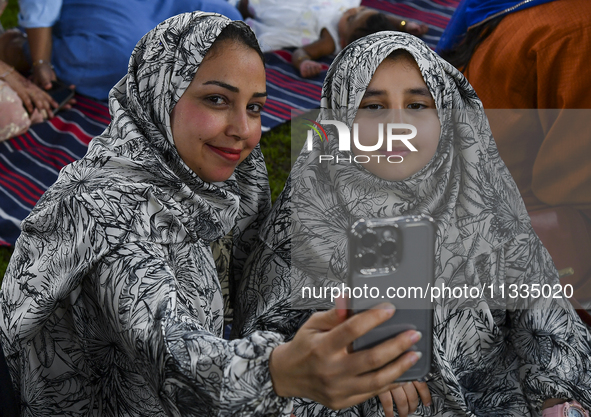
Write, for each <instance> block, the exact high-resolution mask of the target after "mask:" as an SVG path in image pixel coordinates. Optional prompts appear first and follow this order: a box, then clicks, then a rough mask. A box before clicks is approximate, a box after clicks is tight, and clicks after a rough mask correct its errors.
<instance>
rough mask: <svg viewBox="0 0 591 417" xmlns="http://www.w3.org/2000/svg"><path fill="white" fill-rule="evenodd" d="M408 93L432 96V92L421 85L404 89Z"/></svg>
mask: <svg viewBox="0 0 591 417" xmlns="http://www.w3.org/2000/svg"><path fill="white" fill-rule="evenodd" d="M404 92H405V93H407V94H413V95H417V96H426V97H429V98H431V92H430V91H429V89H428V88H427V87H419V88H409V89H407V90H405V91H404Z"/></svg>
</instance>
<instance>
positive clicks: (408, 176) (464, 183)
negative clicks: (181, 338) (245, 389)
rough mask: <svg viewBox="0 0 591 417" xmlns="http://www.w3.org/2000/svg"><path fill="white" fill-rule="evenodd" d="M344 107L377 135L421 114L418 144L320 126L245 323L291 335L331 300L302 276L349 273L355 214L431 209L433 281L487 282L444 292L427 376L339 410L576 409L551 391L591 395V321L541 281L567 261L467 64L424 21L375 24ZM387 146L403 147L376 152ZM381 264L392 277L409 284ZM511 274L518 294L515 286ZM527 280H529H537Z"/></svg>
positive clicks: (490, 412) (303, 410) (461, 412)
mask: <svg viewBox="0 0 591 417" xmlns="http://www.w3.org/2000/svg"><path fill="white" fill-rule="evenodd" d="M334 120H336V121H340V122H342V123H344V124H346V126H347V128H348V129H349V130H350V131H351V132H354V131H357V132H358V138H359V139H358V143H359V145H362V146H364V147H366V148H369V147H370V146H373V145H375V144H376V143H377V142H378V141H379V139H378V129H380V127H378V126H379V123H383V125H384V126H386V124H387V123H407V124H411V125H413V126H415V128H416V129H417V132H416V137H414V138H412V140H410V143H412V144H413V145H414V147H416V149H417V151H416V152H414V151H413V152H410V151H409V150H408V149H404V147H400V146H399V145H394V146H393V147H392V149H390V150H388V149H387V148H386V145H385V141H382V145H381V147H380V148H379V149H377V150H373V151H372V150H368V149H365V150H364V149H363V148H361V146H354V145H353V141H351V142H352V143H351V149H352V150H351V151H349V150H345V149H341V146H340V143H339V142H340V141H339V137H337V134H336V132H335V130H330V128H329V126H327V125H325V128H326V131H327V132H328V133H327V136H328V137H327V140H324V138H322V140H321V138H318V137H315V138H314V142H313V147H312V149H309V148H308V147H307V146H305V147H304V149H303V150H302V152H301V153H300V155H299V157H298V159H297V160H296V162H295V164H294V167H293V168H292V171H291V174H290V178H289V179H288V182H287V184H286V187H285V189H284V190H283V192H282V194H281V195H280V197H279V199H278V200H277V203H276V204H275V206H274V207H273V210H272V212H271V214H270V216H269V217H268V218H267V220H266V221H265V223H264V225H263V226H262V227H261V232H260V241H259V243H258V244H257V246H256V249H255V250H254V251H253V253H252V255H251V257H250V258H249V260H248V261H247V264H246V265H247V266H246V268H245V272H244V274H245V275H246V277H247V278H245V279H243V281H242V287H241V288H240V290H239V302H238V303H237V305H238V306H239V308H240V311H239V313H238V314H236V318H237V319H240V320H241V321H240V322H235V323H234V327H233V331H234V332H235V333H236V335H237V336H241V337H245V336H247V335H249V334H251V332H252V331H253V330H254V329H258V330H260V329H265V330H271V331H275V332H278V333H281V334H285V335H286V337H289V336H290V335H291V334H293V333H295V332H296V331H297V329H298V328H299V325H300V323H301V322H303V321H304V320H305V319H306V317H307V315H308V314H309V311H310V309H311V308H312V307H314V308H321V309H322V308H325V307H326V306H327V305H328V306H330V301H331V300H330V299H327V298H325V299H313V297H310V296H308V298H305V296H304V294H305V293H304V292H303V291H302V289H303V288H316V289H317V290H318V289H319V290H322V289H323V288H329V289H330V288H331V287H332V288H334V287H337V288H342V284H343V283H344V284H346V285H347V284H348V281H347V278H348V276H347V274H348V273H349V269H352V266H351V265H350V264H349V263H348V258H347V255H348V253H349V252H348V245H349V242H350V240H349V237H348V230H349V227H350V226H351V225H352V224H353V223H354V222H355V221H357V220H359V219H372V218H387V217H390V216H401V215H415V216H416V215H426V216H429V217H431V218H433V219H434V221H435V225H436V226H435V227H436V240H435V245H434V247H435V251H434V252H435V253H434V256H433V257H432V258H427V257H426V256H425V257H422V258H420V259H418V260H417V262H422V263H426V262H431V263H432V264H433V267H434V271H435V280H434V283H432V287H438V288H442V287H446V288H450V289H454V291H453V293H454V294H457V291H455V289H458V288H459V289H462V288H464V287H465V286H467V287H470V288H476V289H478V294H482V296H476V297H475V296H473V295H472V294H473V292H472V290H471V291H470V296H469V297H468V296H460V297H458V296H457V295H454V296H453V297H452V296H450V295H448V296H443V295H442V294H441V293H440V294H439V296H435V297H434V300H433V326H432V327H433V328H432V334H433V348H432V350H431V353H432V357H433V360H432V362H431V372H432V375H430V378H429V380H428V381H427V383H426V384H425V383H424V382H418V381H413V382H412V383H407V384H405V385H404V386H402V387H397V388H396V389H394V390H391V391H390V393H383V394H381V395H380V396H379V401H378V399H377V398H375V399H371V400H370V401H367V402H364V403H363V404H362V405H361V406H359V407H355V408H351V409H349V410H346V411H343V412H342V414H340V415H347V416H374V415H376V416H378V415H383V414H384V412H385V414H386V416H393V415H394V413H395V412H396V413H397V415H399V416H404V417H406V416H407V415H408V414H409V413H413V412H415V410H416V414H417V415H422V416H445V417H452V416H454V417H455V416H500V415H502V416H514V417H524V416H530V415H532V416H533V415H539V413H540V411H541V410H542V409H544V410H545V411H544V414H545V415H546V413H549V414H547V415H549V416H553V415H563V414H553V413H554V412H555V411H556V409H554V410H553V411H552V407H553V406H555V407H569V406H571V405H572V407H573V408H574V407H575V406H577V405H576V404H574V400H577V401H579V402H580V403H581V404H583V407H585V408H587V409H589V407H590V406H591V373H590V371H591V362H590V358H591V337H590V335H589V333H588V332H587V330H586V328H585V326H584V325H583V324H582V323H581V321H580V320H579V318H578V316H577V315H576V314H575V312H574V310H573V308H572V306H571V305H570V303H569V302H568V300H567V299H566V295H564V294H562V295H560V296H558V297H556V298H553V297H554V294H556V293H555V290H553V292H552V295H548V292H547V291H546V294H545V295H542V294H540V293H538V296H537V297H536V296H535V292H534V289H535V288H536V286H537V288H542V287H544V288H555V286H558V288H560V286H559V285H558V275H557V271H556V269H555V267H554V265H553V263H552V260H551V259H550V256H549V255H548V252H547V251H546V250H545V248H544V247H543V246H542V244H541V242H540V240H539V238H538V237H537V236H536V234H535V233H534V231H533V229H532V227H531V225H530V222H529V218H528V216H527V212H526V210H525V206H524V204H523V200H522V199H521V196H520V194H519V191H518V189H517V187H516V185H515V182H514V181H513V179H512V178H511V175H510V174H509V171H508V170H507V168H506V167H505V165H504V164H503V162H502V160H501V159H500V157H499V154H498V152H497V149H496V146H495V142H494V140H493V137H492V135H491V133H490V128H489V126H488V120H487V119H486V116H485V114H484V112H483V111H482V104H481V102H480V100H479V99H478V97H477V96H476V94H475V92H474V90H473V89H472V87H471V86H470V84H469V83H468V82H467V81H466V79H465V78H464V77H463V76H462V74H461V73H460V72H459V71H457V70H456V69H455V68H453V67H452V66H451V65H450V64H449V63H447V62H445V61H444V60H443V59H441V58H440V57H439V56H437V55H436V54H435V53H434V52H433V51H431V50H430V48H429V47H427V46H426V45H425V44H424V43H423V42H422V41H421V40H419V39H418V38H416V37H413V36H410V35H407V34H402V33H396V32H380V33H377V34H373V35H369V36H367V37H365V38H362V39H359V40H357V41H355V42H354V43H352V44H350V45H349V46H347V47H346V48H345V49H343V51H342V52H341V53H340V54H339V55H338V56H337V57H336V58H335V61H334V62H333V64H332V65H331V67H330V69H329V71H328V73H327V77H326V80H325V83H324V87H323V92H322V101H321V110H320V114H319V116H318V118H317V122H322V121H334ZM295 123H296V122H294V124H295ZM354 124H356V125H357V126H356V127H357V128H356V129H354ZM303 136H304V137H305V133H303ZM385 137H386V135H383V137H382V138H385ZM396 142H397V141H396ZM382 154H383V155H389V157H390V156H402V157H403V161H402V162H400V163H389V162H388V161H386V157H385V156H384V157H382V158H381V159H380V158H377V156H378V155H382ZM331 157H332V158H331ZM394 161H398V159H394ZM376 239H377V238H376ZM404 242H405V241H404V240H402V243H400V241H398V240H396V241H395V243H396V245H397V246H396V247H397V250H398V253H402V256H403V257H404V256H406V255H405V254H408V252H410V251H411V250H409V248H408V247H407V246H405V245H404ZM370 244H371V240H370V241H369V243H368V244H367V245H366V246H367V247H370ZM373 247H375V246H373ZM414 249H417V246H415V247H414ZM378 252H379V249H376V250H375V253H378ZM412 255H413V254H411V255H410V256H412ZM377 256H379V255H376V257H377ZM401 263H402V261H401ZM375 265H376V264H373V263H372V264H370V265H368V266H367V268H375V269H378V267H377V266H375ZM383 274H384V275H383V277H384V278H385V279H388V280H389V281H388V285H391V286H393V287H396V286H399V285H401V284H400V282H399V281H397V280H396V279H391V277H390V276H387V275H385V274H386V273H383ZM394 278H396V277H394ZM366 279H367V278H366ZM401 279H403V278H401ZM367 282H370V281H369V280H368V281H367ZM415 285H416V284H415ZM512 285H515V286H517V288H519V289H520V291H521V292H520V294H519V296H518V297H515V295H514V291H512V292H511V295H509V292H508V291H509V289H510V288H512V287H510V286H512ZM524 286H525V289H531V290H532V291H531V294H532V295H531V296H524V295H523V294H524V291H523V289H524ZM501 288H505V292H504V294H503V292H502V290H501ZM491 289H492V290H491ZM481 290H483V291H482V292H481ZM491 291H493V292H491ZM315 292H319V291H315ZM369 293H370V294H371V289H370V292H369ZM308 294H310V292H308ZM328 294H331V291H329V292H328ZM381 294H382V295H383V293H381ZM431 294H436V293H433V292H432V293H431ZM366 297H367V296H366ZM372 297H374V296H372ZM389 297H390V296H389ZM319 298H321V297H319ZM357 298H360V297H359V296H357ZM382 298H384V297H382ZM380 301H383V300H381V299H380ZM392 302H393V303H394V304H395V305H396V304H398V303H401V304H402V303H403V302H404V301H402V300H399V299H393V300H392ZM416 302H418V301H415V303H416ZM329 308H330V307H329ZM397 314H398V313H397ZM417 316H418V314H417ZM394 318H396V317H394ZM396 324H398V325H399V326H400V325H401V324H406V323H396ZM410 324H412V325H415V326H416V327H418V328H420V327H419V325H420V323H415V322H410ZM391 326H392V327H394V325H391ZM407 327H408V326H407ZM296 338H297V334H296ZM294 340H295V339H294ZM423 353H428V352H423ZM423 357H424V358H426V357H427V355H423ZM423 360H425V359H423ZM419 364H420V362H419ZM567 401H571V404H568V405H563V404H560V405H556V404H558V403H565V402H567ZM380 402H381V405H382V407H383V409H382V407H380ZM394 405H395V408H394ZM572 412H573V413H574V412H575V411H572ZM294 414H295V415H296V416H312V415H333V414H330V412H329V411H328V410H326V409H325V408H324V407H323V406H322V405H320V404H317V403H315V402H313V401H309V400H306V399H299V400H297V401H296V407H295V409H294ZM564 415H566V414H564ZM569 415H572V416H579V414H569ZM580 416H581V417H582V416H583V414H582V412H581V414H580Z"/></svg>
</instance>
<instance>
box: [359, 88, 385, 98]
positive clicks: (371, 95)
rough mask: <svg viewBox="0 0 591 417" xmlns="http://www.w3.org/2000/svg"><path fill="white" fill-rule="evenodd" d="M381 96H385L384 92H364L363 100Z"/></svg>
mask: <svg viewBox="0 0 591 417" xmlns="http://www.w3.org/2000/svg"><path fill="white" fill-rule="evenodd" d="M383 95H386V91H385V90H365V94H363V98H368V97H375V96H383Z"/></svg>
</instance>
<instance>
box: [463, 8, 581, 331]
mask: <svg viewBox="0 0 591 417" xmlns="http://www.w3.org/2000/svg"><path fill="white" fill-rule="evenodd" d="M465 75H466V77H467V78H468V80H469V81H470V83H471V84H472V86H473V87H474V89H475V90H476V93H477V94H478V96H479V97H480V99H481V100H482V103H483V105H484V108H485V109H486V110H487V116H488V118H489V121H490V125H491V130H492V133H493V136H494V138H495V141H496V143H497V147H498V149H499V153H500V155H501V158H503V160H504V161H505V164H506V165H507V167H508V168H509V171H510V172H511V174H512V175H513V178H514V179H515V182H516V183H517V186H518V187H519V191H520V192H521V195H522V196H523V200H524V202H525V205H526V207H527V209H528V211H529V212H530V216H531V218H532V225H533V227H534V230H535V231H536V233H537V234H538V235H539V236H540V238H541V239H542V242H543V243H544V246H546V248H547V249H548V251H549V252H550V255H552V258H553V260H554V262H555V264H556V267H557V268H558V269H562V268H567V267H572V268H573V270H574V274H572V275H570V276H567V277H565V278H564V279H563V280H561V282H562V284H563V285H565V284H571V285H573V287H574V290H575V292H574V296H575V298H576V299H577V300H579V301H580V302H581V303H583V304H584V306H585V307H586V308H590V307H591V1H590V0H557V1H553V2H550V3H545V4H542V5H539V6H535V7H531V8H529V9H526V10H522V11H518V12H515V13H512V14H509V15H507V16H505V17H504V18H503V19H502V20H501V22H500V23H499V24H498V26H497V27H496V28H495V29H494V30H493V32H492V33H491V34H490V36H489V37H488V38H486V39H485V40H484V41H483V42H482V43H481V44H480V45H479V46H478V47H477V48H476V51H475V52H474V54H473V56H472V59H471V61H470V63H469V65H468V67H467V69H466V71H465ZM490 109H505V110H490ZM506 109H531V110H514V111H511V110H506ZM541 109H553V110H541ZM573 209H576V210H573ZM577 210H578V211H577ZM571 301H572V300H571ZM573 303H574V302H573ZM575 306H576V303H575ZM579 314H582V313H581V312H579ZM583 315H584V313H583ZM582 317H583V316H582ZM586 320H587V322H589V323H588V324H590V325H591V316H588V317H587V318H586Z"/></svg>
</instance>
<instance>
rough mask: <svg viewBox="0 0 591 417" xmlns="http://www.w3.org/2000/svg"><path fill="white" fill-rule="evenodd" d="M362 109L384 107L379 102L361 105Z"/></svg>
mask: <svg viewBox="0 0 591 417" xmlns="http://www.w3.org/2000/svg"><path fill="white" fill-rule="evenodd" d="M361 108H362V109H363V110H381V109H383V108H384V106H382V105H381V104H377V103H376V104H367V105H365V106H362V107H361Z"/></svg>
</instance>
